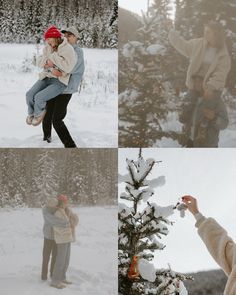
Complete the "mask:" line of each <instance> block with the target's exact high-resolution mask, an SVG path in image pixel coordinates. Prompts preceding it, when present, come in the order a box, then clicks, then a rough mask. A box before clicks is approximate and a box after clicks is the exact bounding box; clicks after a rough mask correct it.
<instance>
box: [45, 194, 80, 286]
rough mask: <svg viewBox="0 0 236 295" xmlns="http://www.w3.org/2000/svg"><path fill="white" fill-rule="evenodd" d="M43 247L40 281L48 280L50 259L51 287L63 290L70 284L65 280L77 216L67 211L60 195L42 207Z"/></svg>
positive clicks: (69, 210)
mask: <svg viewBox="0 0 236 295" xmlns="http://www.w3.org/2000/svg"><path fill="white" fill-rule="evenodd" d="M43 218H44V227H43V234H44V245H43V262H42V273H41V279H42V280H43V281H46V280H47V278H48V264H49V261H50V257H51V266H50V277H51V286H52V287H54V288H57V289H63V288H65V287H66V285H68V284H71V283H72V282H70V281H68V280H67V278H66V272H67V269H68V266H69V262H70V250H71V243H72V242H74V241H75V227H76V225H77V224H78V221H79V219H78V216H77V215H76V214H74V213H73V212H72V210H71V209H69V202H68V198H67V196H65V195H60V196H58V197H57V198H51V199H49V200H48V201H47V202H46V204H45V206H44V207H43Z"/></svg>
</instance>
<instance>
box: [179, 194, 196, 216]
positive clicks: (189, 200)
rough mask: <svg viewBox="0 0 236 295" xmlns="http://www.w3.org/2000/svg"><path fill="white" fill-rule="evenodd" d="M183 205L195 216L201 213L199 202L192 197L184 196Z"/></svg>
mask: <svg viewBox="0 0 236 295" xmlns="http://www.w3.org/2000/svg"><path fill="white" fill-rule="evenodd" d="M182 201H183V203H184V204H185V205H186V206H187V207H188V210H189V211H190V212H191V213H192V214H193V215H195V214H197V213H199V210H198V205H197V200H196V199H195V198H194V197H192V196H183V197H182Z"/></svg>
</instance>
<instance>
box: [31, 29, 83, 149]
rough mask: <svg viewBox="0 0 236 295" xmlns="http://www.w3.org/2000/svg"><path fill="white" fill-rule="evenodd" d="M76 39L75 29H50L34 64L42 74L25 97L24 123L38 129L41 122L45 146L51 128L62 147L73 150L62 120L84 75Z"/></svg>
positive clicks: (70, 138) (80, 50)
mask: <svg viewBox="0 0 236 295" xmlns="http://www.w3.org/2000/svg"><path fill="white" fill-rule="evenodd" d="M62 33H64V36H62ZM78 38H79V32H78V31H77V29H76V28H75V27H70V28H68V29H66V30H63V31H60V30H59V29H58V28H57V27H55V26H52V27H50V28H49V29H48V30H47V31H46V32H45V33H44V39H45V41H46V44H45V47H44V49H43V55H42V56H40V57H39V59H38V61H37V64H38V66H39V67H40V68H42V72H41V73H40V74H39V80H38V81H37V82H36V83H35V84H34V85H33V86H32V87H31V89H30V90H29V91H27V93H26V102H27V105H28V116H27V118H26V123H27V124H28V125H33V126H37V125H39V124H40V123H41V122H42V121H43V133H44V138H43V139H44V140H45V141H47V142H48V143H50V142H51V129H52V125H53V127H54V129H55V131H56V132H57V134H58V136H59V138H60V140H61V141H62V143H63V144H64V146H65V147H76V144H75V142H74V141H73V139H72V137H71V135H70V133H69V131H68V129H67V127H66V126H65V124H64V122H63V119H64V118H65V116H66V109H67V105H68V103H69V101H70V99H71V96H72V94H73V93H75V92H77V91H78V87H79V84H80V82H81V80H82V77H83V74H84V57H83V51H82V49H81V48H80V47H79V45H78V44H77V42H78Z"/></svg>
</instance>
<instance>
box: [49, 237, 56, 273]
mask: <svg viewBox="0 0 236 295" xmlns="http://www.w3.org/2000/svg"><path fill="white" fill-rule="evenodd" d="M56 257H57V244H56V242H55V241H53V245H52V259H51V267H50V277H52V273H53V269H54V265H55V262H56Z"/></svg>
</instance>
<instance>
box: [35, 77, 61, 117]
mask: <svg viewBox="0 0 236 295" xmlns="http://www.w3.org/2000/svg"><path fill="white" fill-rule="evenodd" d="M48 84H49V85H48V86H47V87H46V88H45V89H43V90H42V91H40V92H38V93H37V94H36V95H35V96H34V116H35V117H38V116H40V114H41V113H42V112H43V111H44V110H45V108H46V103H47V101H49V100H50V99H52V98H54V97H56V96H58V95H59V94H61V93H62V92H63V91H64V90H65V88H66V85H64V84H63V83H61V82H60V81H59V80H58V79H54V78H51V79H50V81H49V83H48Z"/></svg>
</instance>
